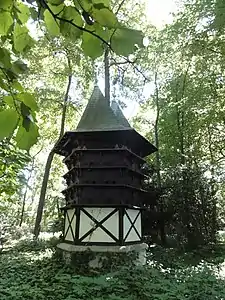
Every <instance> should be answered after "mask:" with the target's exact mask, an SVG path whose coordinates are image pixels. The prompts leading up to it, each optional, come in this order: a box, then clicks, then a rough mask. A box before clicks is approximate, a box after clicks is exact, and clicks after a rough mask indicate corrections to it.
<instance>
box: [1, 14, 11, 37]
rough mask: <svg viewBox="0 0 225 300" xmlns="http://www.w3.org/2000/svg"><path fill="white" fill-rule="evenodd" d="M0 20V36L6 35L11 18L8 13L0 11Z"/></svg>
mask: <svg viewBox="0 0 225 300" xmlns="http://www.w3.org/2000/svg"><path fill="white" fill-rule="evenodd" d="M0 20H1V21H0V35H6V34H7V33H8V30H9V28H10V26H11V25H12V24H13V18H12V16H11V14H10V13H9V12H8V11H0Z"/></svg>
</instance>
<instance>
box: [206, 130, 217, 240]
mask: <svg viewBox="0 0 225 300" xmlns="http://www.w3.org/2000/svg"><path fill="white" fill-rule="evenodd" d="M207 129H208V148H209V154H210V165H211V168H210V173H211V179H210V187H211V190H212V196H213V203H212V204H213V208H212V212H211V213H212V218H211V222H212V223H211V224H212V226H211V241H213V242H216V231H217V209H216V197H215V194H216V187H215V159H214V155H213V149H212V145H213V142H212V133H211V130H210V127H209V126H208V127H207Z"/></svg>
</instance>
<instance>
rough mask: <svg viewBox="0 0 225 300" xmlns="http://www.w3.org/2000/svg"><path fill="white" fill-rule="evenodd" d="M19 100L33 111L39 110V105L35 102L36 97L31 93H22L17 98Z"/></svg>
mask: <svg viewBox="0 0 225 300" xmlns="http://www.w3.org/2000/svg"><path fill="white" fill-rule="evenodd" d="M17 98H18V99H19V100H20V101H22V102H23V103H24V104H25V105H26V106H28V107H29V108H30V109H32V110H38V106H37V103H36V101H35V97H34V95H32V94H29V93H21V94H19V95H18V96H17Z"/></svg>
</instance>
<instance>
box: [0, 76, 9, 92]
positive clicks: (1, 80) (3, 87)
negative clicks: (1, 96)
mask: <svg viewBox="0 0 225 300" xmlns="http://www.w3.org/2000/svg"><path fill="white" fill-rule="evenodd" d="M0 87H1V88H2V89H3V90H5V91H8V87H7V85H6V84H5V82H4V81H3V79H2V78H0Z"/></svg>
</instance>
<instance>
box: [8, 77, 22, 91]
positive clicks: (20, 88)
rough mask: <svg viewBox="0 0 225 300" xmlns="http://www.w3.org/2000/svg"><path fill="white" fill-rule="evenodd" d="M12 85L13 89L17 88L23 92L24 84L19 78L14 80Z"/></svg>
mask: <svg viewBox="0 0 225 300" xmlns="http://www.w3.org/2000/svg"><path fill="white" fill-rule="evenodd" d="M11 87H12V88H13V89H15V90H17V91H18V92H22V91H23V87H22V85H21V84H20V83H19V82H18V81H17V80H13V82H12V83H11Z"/></svg>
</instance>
